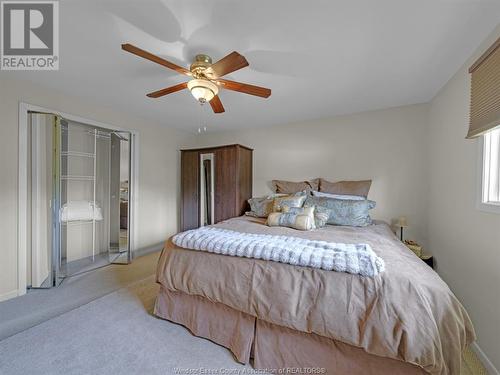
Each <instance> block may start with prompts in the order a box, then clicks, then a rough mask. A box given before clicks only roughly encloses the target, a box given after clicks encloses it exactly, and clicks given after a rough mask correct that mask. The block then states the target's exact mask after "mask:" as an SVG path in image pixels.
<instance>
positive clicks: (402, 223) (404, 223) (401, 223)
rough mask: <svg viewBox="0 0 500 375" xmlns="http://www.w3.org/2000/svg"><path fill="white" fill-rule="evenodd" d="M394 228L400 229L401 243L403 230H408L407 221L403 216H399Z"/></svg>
mask: <svg viewBox="0 0 500 375" xmlns="http://www.w3.org/2000/svg"><path fill="white" fill-rule="evenodd" d="M396 226H397V227H399V228H400V239H401V241H403V228H408V221H407V220H406V217H405V216H400V217H399V218H398V221H397V222H396Z"/></svg>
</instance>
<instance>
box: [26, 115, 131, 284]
mask: <svg viewBox="0 0 500 375" xmlns="http://www.w3.org/2000/svg"><path fill="white" fill-rule="evenodd" d="M30 120H31V126H30V130H31V131H30V138H31V146H32V147H31V195H30V196H31V204H30V208H31V215H30V217H31V220H30V224H31V234H32V241H31V252H30V255H31V256H29V257H28V258H29V259H28V274H29V275H30V276H31V280H28V281H29V283H30V284H31V286H32V287H35V288H37V287H42V288H43V287H51V286H55V285H58V284H59V283H60V282H61V281H62V280H63V279H64V278H66V277H70V276H73V275H77V274H81V273H83V272H88V271H91V270H93V269H96V268H99V267H103V266H106V265H108V264H111V263H129V262H130V260H131V257H130V246H129V243H130V241H129V232H128V228H129V222H130V210H129V200H130V199H129V191H130V189H129V181H130V162H131V159H130V142H131V136H130V133H128V132H116V131H113V130H110V129H105V128H101V127H95V126H91V125H88V124H83V123H79V122H75V121H69V120H67V119H64V118H61V117H59V116H55V115H52V114H41V113H31V114H30Z"/></svg>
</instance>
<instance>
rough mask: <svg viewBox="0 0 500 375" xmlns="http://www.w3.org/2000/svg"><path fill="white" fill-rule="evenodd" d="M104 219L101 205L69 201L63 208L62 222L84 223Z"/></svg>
mask: <svg viewBox="0 0 500 375" xmlns="http://www.w3.org/2000/svg"><path fill="white" fill-rule="evenodd" d="M94 219H95V220H96V221H100V220H102V219H103V217H102V210H101V207H99V204H97V203H96V204H95V207H94V204H93V202H89V201H69V202H67V203H65V204H64V205H63V206H62V207H61V221H62V222H68V221H84V220H94Z"/></svg>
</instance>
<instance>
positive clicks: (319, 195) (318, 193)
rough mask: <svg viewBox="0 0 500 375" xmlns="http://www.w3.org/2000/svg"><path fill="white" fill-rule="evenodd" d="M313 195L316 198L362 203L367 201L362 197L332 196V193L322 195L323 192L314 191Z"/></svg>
mask: <svg viewBox="0 0 500 375" xmlns="http://www.w3.org/2000/svg"><path fill="white" fill-rule="evenodd" d="M312 195H314V196H315V197H327V198H335V199H350V200H352V201H362V200H364V199H366V198H365V197H362V196H360V195H344V194H330V193H322V192H321V191H313V192H312Z"/></svg>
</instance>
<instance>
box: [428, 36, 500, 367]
mask: <svg viewBox="0 0 500 375" xmlns="http://www.w3.org/2000/svg"><path fill="white" fill-rule="evenodd" d="M499 36H500V26H499V27H497V29H496V30H495V31H494V32H493V34H492V35H491V36H490V37H489V38H488V39H487V40H486V41H485V42H484V43H483V45H482V46H481V47H480V48H479V49H478V50H477V52H476V53H475V54H474V56H472V57H471V59H470V60H469V61H468V62H467V63H466V64H465V65H464V66H463V67H462V68H461V69H460V70H459V71H458V72H457V73H456V74H455V75H454V76H453V78H452V79H451V80H450V81H449V82H448V83H447V84H446V86H444V87H443V88H442V89H441V91H440V92H439V93H438V95H437V96H436V97H435V98H434V99H433V100H432V102H431V104H430V111H429V116H430V117H429V120H430V132H429V138H428V143H429V156H430V159H429V160H430V163H429V174H430V179H429V180H430V190H429V199H428V201H427V206H428V208H429V209H428V221H427V222H428V237H429V245H430V246H429V249H430V251H431V252H432V253H433V254H434V255H435V259H436V262H437V269H438V272H439V274H440V275H441V277H442V278H443V279H444V280H445V281H446V282H447V283H448V284H449V285H450V287H451V289H452V290H453V291H454V293H455V294H456V295H457V296H458V298H459V299H460V300H461V301H462V303H463V304H464V306H465V307H466V308H467V311H468V312H469V313H470V315H471V318H472V320H473V321H474V325H475V328H476V331H477V334H478V343H479V346H480V347H481V348H482V350H483V351H484V352H485V353H486V354H487V356H488V357H489V358H490V360H491V361H492V362H493V363H494V365H495V367H496V368H497V369H500V345H499V338H500V298H499V287H500V271H499V268H498V267H499V265H500V215H499V214H493V213H486V212H483V211H479V210H478V209H477V208H476V206H475V205H476V197H477V188H478V179H479V173H480V171H479V167H478V156H479V150H478V140H467V139H465V135H466V134H467V128H468V118H469V110H468V109H469V90H470V77H469V74H468V72H467V69H468V67H469V66H470V64H471V63H472V62H473V61H474V60H475V59H476V58H477V57H479V56H480V55H481V53H482V52H483V51H484V50H485V49H487V48H488V47H489V46H490V45H491V44H492V43H493V42H494V41H495V40H496V38H498V37H499Z"/></svg>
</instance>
